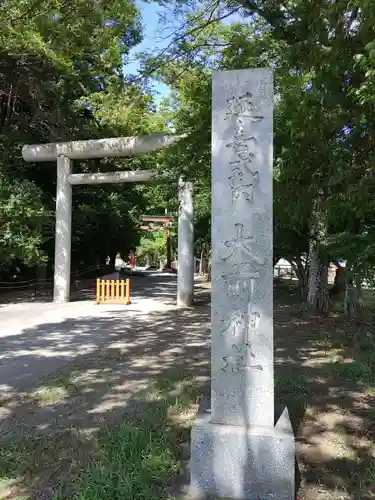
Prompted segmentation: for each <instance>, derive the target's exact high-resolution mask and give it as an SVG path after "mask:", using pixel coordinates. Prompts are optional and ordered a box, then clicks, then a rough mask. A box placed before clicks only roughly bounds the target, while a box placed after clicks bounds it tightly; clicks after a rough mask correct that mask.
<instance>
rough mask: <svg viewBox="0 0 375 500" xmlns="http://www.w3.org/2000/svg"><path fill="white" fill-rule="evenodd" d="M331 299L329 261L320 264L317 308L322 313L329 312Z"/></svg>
mask: <svg viewBox="0 0 375 500" xmlns="http://www.w3.org/2000/svg"><path fill="white" fill-rule="evenodd" d="M329 306H330V299H329V291H328V262H327V261H324V262H320V264H319V282H318V293H317V301H316V309H317V311H318V312H319V313H321V314H327V313H328V311H329Z"/></svg>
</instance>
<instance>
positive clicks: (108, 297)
mask: <svg viewBox="0 0 375 500" xmlns="http://www.w3.org/2000/svg"><path fill="white" fill-rule="evenodd" d="M96 303H97V304H130V280H129V279H128V280H102V279H100V278H98V279H97V280H96Z"/></svg>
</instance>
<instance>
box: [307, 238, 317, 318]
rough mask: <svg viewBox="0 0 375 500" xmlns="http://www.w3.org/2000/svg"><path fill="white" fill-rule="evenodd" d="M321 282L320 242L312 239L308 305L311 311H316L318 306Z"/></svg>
mask: <svg viewBox="0 0 375 500" xmlns="http://www.w3.org/2000/svg"><path fill="white" fill-rule="evenodd" d="M319 280H320V273H319V256H318V242H317V241H315V240H313V239H312V238H310V242H309V281H308V293H307V305H308V306H309V308H311V309H315V307H316V304H317V297H318V288H319Z"/></svg>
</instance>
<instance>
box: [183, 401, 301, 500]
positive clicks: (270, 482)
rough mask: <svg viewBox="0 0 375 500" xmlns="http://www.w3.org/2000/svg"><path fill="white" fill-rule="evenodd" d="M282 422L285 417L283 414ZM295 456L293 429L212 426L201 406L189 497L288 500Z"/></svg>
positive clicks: (196, 425) (291, 494) (192, 460)
mask: <svg viewBox="0 0 375 500" xmlns="http://www.w3.org/2000/svg"><path fill="white" fill-rule="evenodd" d="M280 420H281V421H283V422H285V420H286V421H289V416H288V415H287V414H285V413H283V415H282V416H281V417H280ZM294 453H295V451H294V437H293V433H292V429H291V427H288V428H287V429H285V426H282V428H280V427H279V425H276V427H275V428H271V429H265V428H264V427H246V426H233V425H223V424H212V423H211V422H210V413H209V412H207V411H206V408H204V407H203V408H201V409H200V412H199V413H198V416H197V419H196V422H195V425H194V427H193V429H192V447H191V461H190V474H191V483H190V491H189V496H190V498H192V499H200V498H202V499H206V498H212V497H216V498H217V497H219V498H224V497H225V498H230V499H236V500H271V499H272V500H292V499H294V472H295V469H294V467H295V464H294Z"/></svg>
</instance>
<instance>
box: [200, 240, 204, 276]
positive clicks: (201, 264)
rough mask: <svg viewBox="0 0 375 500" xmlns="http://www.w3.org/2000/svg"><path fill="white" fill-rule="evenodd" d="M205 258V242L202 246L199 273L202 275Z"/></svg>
mask: <svg viewBox="0 0 375 500" xmlns="http://www.w3.org/2000/svg"><path fill="white" fill-rule="evenodd" d="M203 259H204V252H203V244H202V246H201V258H200V261H199V274H200V275H202V274H203Z"/></svg>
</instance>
